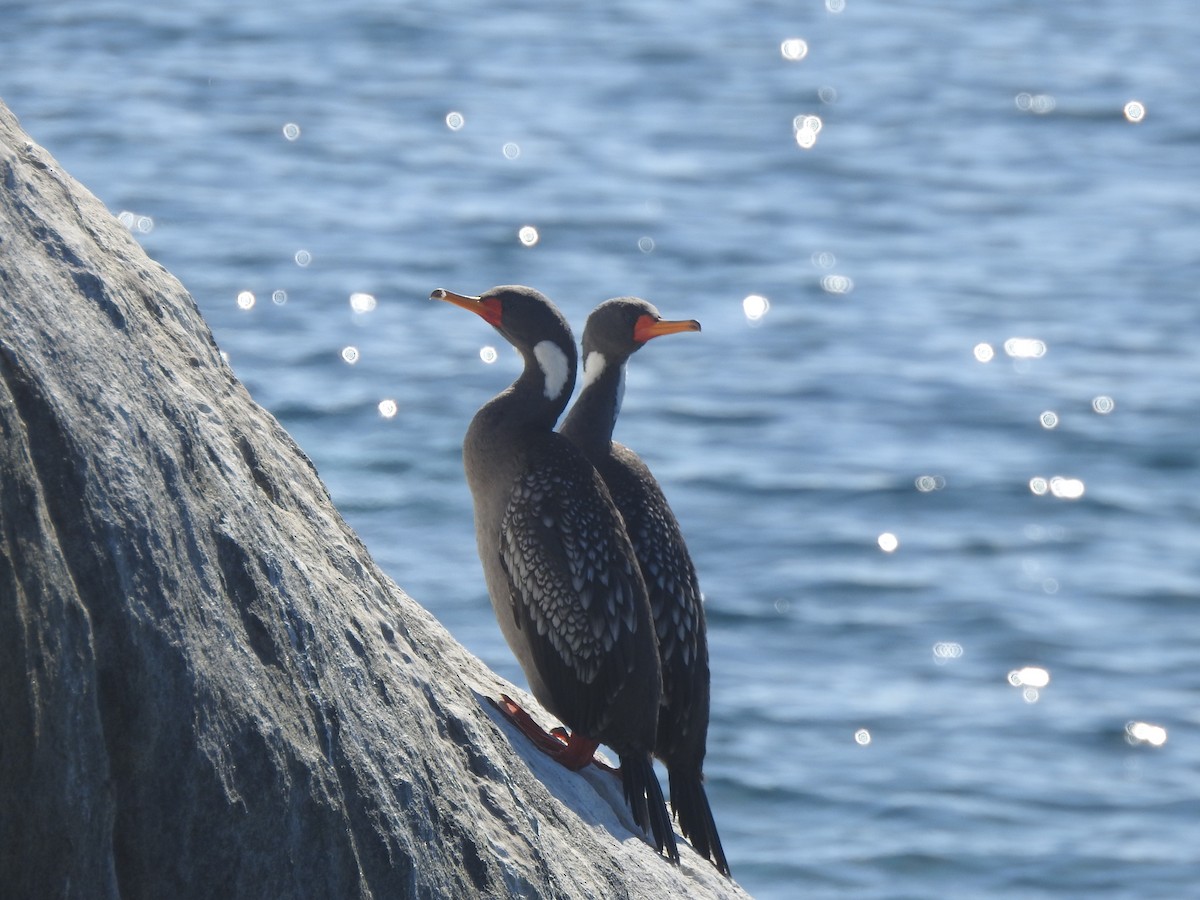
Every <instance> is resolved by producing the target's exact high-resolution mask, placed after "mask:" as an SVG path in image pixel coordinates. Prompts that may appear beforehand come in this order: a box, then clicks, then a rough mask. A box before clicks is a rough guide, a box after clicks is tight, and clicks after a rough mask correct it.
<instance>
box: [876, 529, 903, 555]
mask: <svg viewBox="0 0 1200 900" xmlns="http://www.w3.org/2000/svg"><path fill="white" fill-rule="evenodd" d="M876 543H878V544H879V549H880V550H882V551H883V552H884V553H895V552H896V548H897V547H899V546H900V539H899V538H898V537H896V536H895V535H894V534H892V533H891V532H890V531H885V532H884V533H883V534H881V535H880V536H879V537H878V538H877V539H876Z"/></svg>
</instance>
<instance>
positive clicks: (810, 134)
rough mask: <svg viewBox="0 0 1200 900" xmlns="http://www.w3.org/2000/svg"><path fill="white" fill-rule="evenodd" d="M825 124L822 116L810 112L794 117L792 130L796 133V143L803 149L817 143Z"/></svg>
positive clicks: (807, 148)
mask: <svg viewBox="0 0 1200 900" xmlns="http://www.w3.org/2000/svg"><path fill="white" fill-rule="evenodd" d="M824 124H825V123H824V122H822V121H821V117H820V116H814V115H811V114H809V113H805V114H803V115H799V116H796V117H795V118H794V119H792V131H793V132H794V133H795V136H796V143H797V144H798V145H799V146H800V148H801V149H802V150H809V149H811V148H812V147H813V146H814V145H815V144H816V143H817V135H818V134H820V132H821V128H822V127H823V126H824Z"/></svg>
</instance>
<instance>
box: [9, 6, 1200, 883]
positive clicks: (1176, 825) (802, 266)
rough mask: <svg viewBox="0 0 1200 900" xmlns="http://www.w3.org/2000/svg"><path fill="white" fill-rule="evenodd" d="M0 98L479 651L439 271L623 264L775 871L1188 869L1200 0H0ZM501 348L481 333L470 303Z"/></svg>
mask: <svg viewBox="0 0 1200 900" xmlns="http://www.w3.org/2000/svg"><path fill="white" fill-rule="evenodd" d="M0 21H3V27H2V28H0V97H3V98H4V100H5V101H6V102H7V103H8V105H9V106H10V107H11V108H12V110H13V111H14V112H15V113H16V114H17V116H18V117H19V118H20V119H21V121H22V124H23V125H24V127H25V128H26V130H28V131H29V132H30V134H31V135H32V136H33V137H34V138H35V139H36V140H37V141H38V142H39V143H42V144H44V145H45V146H46V148H47V149H48V150H49V151H50V152H51V153H52V154H54V155H55V156H57V158H58V159H59V160H60V162H61V163H62V164H63V166H64V167H65V168H66V169H67V170H68V171H70V172H71V173H72V174H73V175H74V176H76V177H77V178H79V179H80V180H82V181H83V182H84V183H85V184H86V185H87V186H88V187H89V188H90V189H91V190H92V191H93V192H95V193H96V194H97V195H98V196H99V197H100V198H101V199H102V200H103V201H104V202H105V203H106V204H107V205H108V206H109V208H110V209H111V210H112V211H113V213H114V214H120V215H121V216H122V219H123V221H125V222H126V224H127V225H128V227H130V228H131V229H132V230H133V231H134V233H135V234H136V235H137V237H138V239H139V240H140V241H141V242H142V244H143V245H144V246H145V247H146V249H147V251H148V252H149V253H150V254H151V255H152V256H153V257H154V258H155V259H157V260H159V261H160V262H161V263H162V264H163V265H165V266H166V267H167V268H169V269H170V270H171V271H172V272H173V273H175V274H176V275H177V276H178V277H179V278H180V279H181V280H182V281H183V282H184V284H185V285H186V286H187V288H188V289H189V290H190V291H191V292H192V294H193V295H194V296H195V298H196V300H197V302H198V303H199V305H200V307H201V309H202V311H203V313H204V315H205V317H206V318H207V320H208V322H209V323H210V324H211V326H212V328H213V330H214V332H215V334H216V337H217V340H218V343H219V344H220V346H221V348H222V349H223V350H224V351H225V353H226V354H227V356H228V359H229V361H230V363H231V365H232V366H233V368H234V370H235V371H236V372H237V374H238V375H239V376H240V377H241V378H242V380H243V381H244V382H245V383H246V385H247V386H248V387H249V389H250V391H251V392H252V393H253V395H254V396H255V398H256V399H257V400H258V401H259V402H261V403H262V404H263V405H264V406H266V407H267V408H268V409H270V410H271V411H272V412H273V413H274V414H275V415H276V416H277V417H278V418H279V419H280V421H281V422H282V423H283V424H284V426H285V427H286V428H287V429H288V430H289V431H290V432H291V433H292V435H294V437H295V438H296V440H297V441H298V442H299V444H300V446H301V447H302V448H303V449H304V451H305V452H306V453H307V454H308V455H309V456H310V457H311V458H312V459H313V461H314V462H315V464H316V466H317V468H318V470H319V471H320V473H321V475H322V477H323V478H324V479H325V482H326V483H327V484H328V486H329V488H330V490H331V491H332V494H333V497H334V499H335V501H336V503H337V505H338V507H339V509H340V510H341V511H342V513H343V514H344V515H345V517H346V518H347V519H348V520H349V522H350V523H351V524H352V525H353V527H354V528H355V529H357V531H358V532H359V533H360V534H361V536H362V538H363V539H364V540H365V542H366V543H367V545H368V546H369V547H370V549H371V552H372V553H373V555H374V556H375V558H376V559H377V560H378V561H379V562H380V564H381V565H382V566H383V567H384V568H385V569H386V570H387V571H388V572H389V573H390V574H391V575H392V576H393V577H394V578H395V580H396V581H397V582H398V583H399V584H400V585H401V586H402V587H404V588H405V589H406V590H407V591H408V592H409V593H410V594H411V595H412V596H413V597H415V598H416V599H417V600H418V601H419V602H420V603H422V604H423V605H424V606H426V607H427V608H429V609H430V610H431V611H432V612H433V613H434V614H435V615H436V616H437V617H438V618H439V619H440V620H441V621H442V622H443V623H444V624H445V625H446V626H447V627H448V628H449V629H450V631H451V632H453V633H454V634H455V635H456V636H457V637H458V639H459V640H461V641H462V642H463V643H464V644H465V645H466V646H467V647H469V648H470V649H471V650H473V651H474V652H475V653H477V654H478V655H479V656H481V657H482V658H483V659H484V660H485V661H486V662H487V663H488V664H489V665H491V666H492V667H493V668H495V669H496V670H497V671H499V672H500V673H501V674H503V675H505V676H507V677H509V678H512V679H514V680H516V681H518V682H520V681H522V676H521V673H520V671H519V669H518V668H517V666H516V664H515V662H514V660H513V658H512V656H511V654H510V653H509V651H508V649H507V647H506V646H505V644H504V642H503V640H502V638H501V636H500V633H499V629H498V628H497V626H496V624H495V622H494V620H493V617H492V613H491V609H490V606H489V604H488V602H487V599H486V594H485V591H484V585H483V579H482V575H481V572H480V569H479V563H478V560H477V558H476V554H475V541H474V532H473V526H472V518H471V505H470V496H469V494H468V492H467V488H466V485H465V483H464V480H463V476H462V471H461V460H460V451H459V444H460V441H461V439H462V435H463V432H464V431H465V429H466V427H467V423H468V421H469V420H470V418H471V416H472V414H473V413H474V411H475V409H476V408H478V407H479V406H480V405H481V404H482V403H484V402H485V401H486V400H487V399H489V398H490V397H491V396H492V395H493V394H495V393H497V392H498V391H499V390H500V389H501V388H503V387H504V386H506V385H507V384H508V383H509V381H510V380H511V379H512V378H513V377H514V376H515V374H516V372H517V371H518V361H517V358H516V356H515V354H514V353H513V352H512V351H511V349H510V348H509V347H508V346H507V345H506V344H504V342H503V341H502V340H501V339H500V338H499V337H498V336H497V335H496V334H495V333H494V332H493V331H492V330H491V329H489V328H488V327H487V326H486V324H484V323H482V322H480V321H478V320H476V319H475V318H473V317H471V316H468V315H466V314H465V313H462V312H461V311H458V310H455V309H453V308H452V307H450V306H448V305H446V304H439V303H434V302H431V301H429V300H428V297H429V293H430V291H431V290H432V289H434V288H437V287H446V288H450V289H452V290H456V291H459V292H464V293H480V292H482V291H483V290H485V289H487V288H488V287H491V286H492V285H495V284H503V283H514V282H515V283H525V284H531V285H533V286H535V287H537V288H539V289H540V290H542V291H543V292H545V293H546V294H548V295H549V296H550V297H552V298H553V299H555V300H556V301H557V302H558V304H559V305H560V306H561V308H562V309H563V311H564V312H565V313H566V315H567V316H568V318H569V319H570V320H571V321H572V323H573V324H574V325H575V327H576V329H577V333H578V331H581V330H582V326H583V322H584V320H585V318H586V316H587V314H588V312H589V311H590V310H591V308H592V307H593V306H594V305H595V304H597V303H599V302H600V301H602V300H604V299H606V298H608V297H612V296H617V295H623V294H635V295H639V296H642V297H645V298H646V299H648V300H650V301H651V302H653V303H655V304H656V305H657V306H658V307H659V309H660V310H661V311H662V312H663V314H664V315H666V316H667V317H670V318H684V317H689V318H690V317H695V318H697V319H699V320H700V321H701V322H702V323H703V326H704V330H703V332H702V333H700V334H687V335H680V336H677V337H670V338H666V339H662V340H659V341H655V342H654V343H652V344H651V345H649V346H648V347H646V348H645V349H644V350H642V351H641V352H640V353H639V354H638V355H637V356H635V357H634V359H633V361H632V363H631V367H630V370H629V377H628V391H627V394H626V402H625V407H624V413H623V417H622V419H621V421H620V423H619V426H618V434H617V436H618V438H619V439H620V440H622V441H623V442H625V443H627V444H629V445H630V446H632V447H633V448H634V449H636V450H638V451H639V452H640V453H641V454H642V456H643V457H644V458H645V459H646V460H647V462H648V463H649V464H650V466H651V467H652V468H653V469H654V471H655V472H656V474H657V475H658V478H659V480H660V481H661V482H662V484H663V486H664V488H665V490H666V492H667V495H668V497H669V498H670V500H671V503H672V504H673V507H674V509H675V511H676V513H677V515H678V517H679V519H680V521H681V523H682V525H683V528H684V531H685V533H686V535H687V537H688V540H689V543H690V547H691V550H692V553H693V555H694V557H695V559H696V562H697V565H698V568H699V571H700V578H701V583H702V586H703V588H704V590H705V594H706V598H707V610H708V621H709V629H710V630H709V640H710V646H711V654H712V668H713V721H712V726H711V729H710V733H709V754H708V760H707V767H706V769H707V773H708V780H709V791H710V796H711V799H712V803H713V806H714V808H715V812H716V817H717V821H718V824H719V827H720V830H721V834H722V836H723V838H724V843H725V847H726V850H727V852H728V855H729V860H730V863H731V865H732V867H733V871H734V874H735V876H736V877H737V879H738V880H739V882H740V883H742V884H743V885H744V886H745V887H746V889H747V890H748V891H750V892H751V893H752V894H754V895H755V896H756V897H759V898H794V897H805V898H834V897H836V898H842V897H853V898H932V897H942V896H954V897H1012V898H1037V897H1086V898H1097V897H1102V898H1131V900H1132V898H1139V900H1140V898H1150V897H1161V898H1181V897H1187V896H1196V895H1197V892H1198V891H1200V665H1198V656H1200V443H1198V440H1197V439H1198V437H1200V428H1198V424H1197V423H1198V417H1197V405H1198V404H1197V398H1198V395H1200V74H1198V73H1200V16H1198V15H1197V14H1196V8H1195V6H1194V4H1192V3H1190V2H1184V0H1163V2H1157V3H1128V2H1117V0H1093V2H1088V3H1067V2H1060V3H1028V2H1018V0H996V2H990V3H987V2H976V3H951V2H913V3H890V2H882V0H875V2H868V0H845V2H844V3H843V2H841V0H828V2H825V3H821V2H811V0H810V2H795V0H792V2H782V0H762V2H752V3H739V4H735V3H721V2H716V0H699V2H694V3H690V4H676V3H667V2H662V0H640V2H636V3H633V2H628V0H617V2H613V3H608V4H588V5H583V4H573V3H568V4H561V3H550V2H534V0H524V2H520V0H518V2H514V3H507V4H494V3H480V2H451V3H441V4H429V5H422V4H411V3H394V2H383V0H348V2H344V3H328V2H315V0H297V2H292V3H275V2H271V3H268V2H247V3H242V4H230V3H221V2H216V0H181V2H176V3H171V4H152V3H145V2H132V0H87V2H84V0H55V2H46V3H32V2H20V3H13V2H0ZM488 348H492V349H490V350H489V349H488Z"/></svg>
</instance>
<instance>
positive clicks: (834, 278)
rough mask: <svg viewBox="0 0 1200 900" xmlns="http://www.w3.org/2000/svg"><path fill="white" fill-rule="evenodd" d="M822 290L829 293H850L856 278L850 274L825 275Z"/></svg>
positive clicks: (822, 279) (822, 280)
mask: <svg viewBox="0 0 1200 900" xmlns="http://www.w3.org/2000/svg"><path fill="white" fill-rule="evenodd" d="M821 290H823V291H825V292H826V293H828V294H848V293H850V292H851V291H852V290H854V279H852V278H851V277H850V276H849V275H825V276H823V277H822V278H821Z"/></svg>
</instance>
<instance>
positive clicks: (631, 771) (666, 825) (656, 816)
mask: <svg viewBox="0 0 1200 900" xmlns="http://www.w3.org/2000/svg"><path fill="white" fill-rule="evenodd" d="M621 780H622V782H624V786H625V802H626V803H628V804H629V809H630V811H631V812H632V813H633V821H634V822H636V823H637V826H638V828H640V829H642V830H643V831H645V830H646V828H647V825H648V826H649V828H650V833H651V834H652V835H654V846H656V847H657V848H658V852H659V853H665V854H666V855H667V858H668V859H669V860H671V862H673V863H675V864H676V865H678V864H679V847H678V846H677V845H676V843H675V829H674V828H672V827H671V817H670V816H669V815H668V814H667V801H666V800H665V799H664V798H663V793H662V786H661V785H660V784H659V783H658V776H657V775H655V774H654V763H653V761H652V760H651V758H650V754H649V753H630V754H628V755H623V756H622V757H621Z"/></svg>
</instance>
